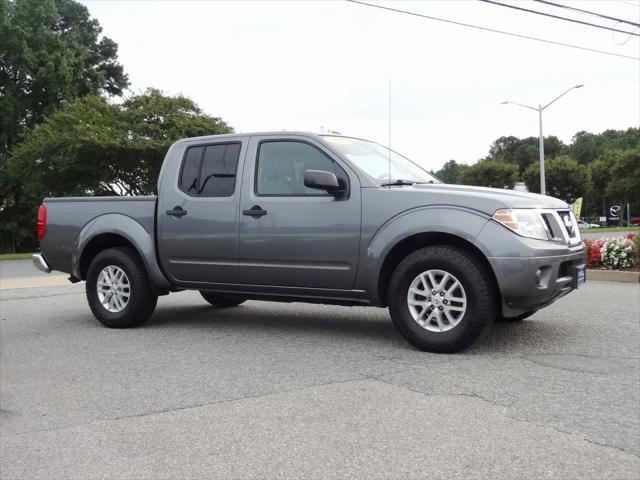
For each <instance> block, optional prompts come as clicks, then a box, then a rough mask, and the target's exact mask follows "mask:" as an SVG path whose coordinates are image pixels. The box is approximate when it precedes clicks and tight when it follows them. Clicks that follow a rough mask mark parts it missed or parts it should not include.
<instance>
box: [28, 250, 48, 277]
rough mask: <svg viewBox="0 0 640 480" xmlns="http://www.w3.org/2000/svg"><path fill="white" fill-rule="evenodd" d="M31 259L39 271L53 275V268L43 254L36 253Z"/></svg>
mask: <svg viewBox="0 0 640 480" xmlns="http://www.w3.org/2000/svg"><path fill="white" fill-rule="evenodd" d="M31 259H32V261H33V266H34V267H36V268H37V269H38V270H40V271H41V272H44V273H51V267H50V266H49V264H48V263H47V261H46V260H45V259H44V257H43V256H42V254H41V253H34V254H33V256H32V257H31Z"/></svg>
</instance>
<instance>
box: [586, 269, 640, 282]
mask: <svg viewBox="0 0 640 480" xmlns="http://www.w3.org/2000/svg"><path fill="white" fill-rule="evenodd" d="M587 280H589V281H596V282H620V283H640V272H623V271H619V270H590V269H587Z"/></svg>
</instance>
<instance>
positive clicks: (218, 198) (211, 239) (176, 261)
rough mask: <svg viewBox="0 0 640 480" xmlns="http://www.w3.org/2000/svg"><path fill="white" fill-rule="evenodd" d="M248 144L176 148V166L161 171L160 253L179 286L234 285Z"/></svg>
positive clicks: (239, 139) (237, 139) (238, 141)
mask: <svg viewBox="0 0 640 480" xmlns="http://www.w3.org/2000/svg"><path fill="white" fill-rule="evenodd" d="M247 141H248V138H247V137H234V138H233V140H227V141H224V140H220V141H217V142H208V143H204V144H199V143H197V142H195V143H191V144H187V145H186V146H180V147H178V148H180V149H181V150H180V151H178V152H176V154H175V157H177V158H178V159H179V160H178V159H177V160H176V165H167V166H165V168H166V175H167V178H163V180H162V182H163V183H162V192H161V194H160V195H159V197H158V202H159V203H158V247H159V253H160V255H159V256H160V260H161V262H162V266H163V269H164V271H165V272H166V273H167V275H168V276H170V277H171V279H172V280H173V281H174V282H175V283H177V284H178V285H185V286H189V285H193V284H194V283H238V279H239V272H238V209H239V204H240V181H239V179H238V177H240V176H241V172H242V168H241V167H242V159H243V158H244V155H245V152H246V148H247ZM168 158H170V156H168ZM178 163H179V165H178Z"/></svg>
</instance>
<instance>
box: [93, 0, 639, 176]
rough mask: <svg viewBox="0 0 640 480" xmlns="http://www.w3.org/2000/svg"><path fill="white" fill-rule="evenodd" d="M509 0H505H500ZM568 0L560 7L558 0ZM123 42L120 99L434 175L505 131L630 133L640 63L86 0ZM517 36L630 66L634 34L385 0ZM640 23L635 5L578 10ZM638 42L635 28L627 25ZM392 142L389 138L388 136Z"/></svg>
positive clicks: (422, 24) (332, 15)
mask: <svg viewBox="0 0 640 480" xmlns="http://www.w3.org/2000/svg"><path fill="white" fill-rule="evenodd" d="M499 1H501V2H502V3H512V2H509V0H499ZM561 1H562V0H555V2H561ZM83 3H84V4H85V5H86V6H87V7H88V9H89V11H90V13H91V15H92V16H93V17H95V18H96V19H98V21H99V22H100V24H101V25H102V27H103V34H104V35H106V36H108V37H110V38H111V39H113V40H114V41H115V42H117V43H118V45H119V49H118V56H119V60H120V62H121V63H122V64H123V65H124V67H125V71H126V72H127V73H128V75H129V79H130V82H131V86H130V92H129V94H131V93H140V92H142V91H144V89H145V88H147V87H155V88H159V89H161V90H162V91H163V92H164V93H165V94H170V95H176V94H182V95H185V96H188V97H190V98H192V99H193V100H194V101H196V103H197V104H198V105H199V106H200V107H201V108H202V109H203V110H204V111H205V112H206V113H208V114H211V115H214V116H218V117H221V118H223V119H224V120H225V121H227V122H229V123H230V124H231V125H232V126H233V127H234V129H235V130H236V131H237V132H256V131H272V130H277V131H279V130H304V131H312V132H319V131H321V130H332V131H338V132H340V133H342V134H343V135H351V136H357V137H363V138H367V139H370V140H374V141H377V142H379V143H382V144H384V145H388V144H389V143H390V145H391V148H392V149H394V150H396V151H398V152H400V153H402V154H404V155H405V156H408V157H409V158H411V159H413V160H414V161H416V162H417V163H419V164H421V165H422V166H423V167H425V168H427V169H434V170H437V169H438V168H440V167H441V166H442V164H443V163H444V162H446V161H448V160H450V159H455V160H456V161H458V162H461V163H473V162H475V161H477V160H478V159H480V158H482V157H484V156H486V155H487V153H488V149H489V146H490V144H491V143H492V142H493V141H494V140H495V139H497V138H498V137H501V136H506V135H514V136H517V137H528V136H536V137H537V136H538V114H537V112H535V111H532V110H527V109H524V108H521V107H517V106H514V105H502V104H501V102H503V101H505V100H511V101H514V102H518V103H523V104H527V105H534V106H537V105H538V104H543V105H544V104H546V103H547V102H548V101H550V100H551V99H553V98H554V97H556V96H557V95H559V94H560V93H562V92H563V91H565V90H566V89H568V88H570V87H571V86H573V85H576V84H584V88H581V89H579V90H572V91H571V92H569V93H568V94H567V95H566V96H564V97H563V98H562V99H561V100H559V101H558V102H556V103H554V104H553V105H552V106H550V107H549V108H548V109H547V110H545V111H544V113H543V128H544V134H545V135H556V136H557V137H559V138H560V139H561V140H563V141H564V142H567V143H568V142H570V141H571V137H572V136H573V135H574V134H575V133H576V132H579V131H582V130H584V131H588V132H594V133H598V132H601V131H603V130H606V129H626V128H629V127H638V126H639V125H640V62H639V61H637V60H632V59H628V58H619V57H614V56H608V55H603V54H599V53H593V52H587V51H583V50H576V49H572V48H566V47H561V46H557V45H549V44H544V43H540V42H535V41H531V40H525V39H520V38H515V37H510V36H505V35H499V34H496V33H491V32H485V31H479V30H475V29H470V28H466V27H460V26H456V25H451V24H445V23H441V22H436V21H432V20H427V19H424V18H418V17H414V16H410V15H405V14H400V13H395V12H391V11H385V10H381V9H378V8H372V7H366V6H362V5H358V4H354V3H349V2H346V1H341V0H325V1H299V2H294V1H277V2H276V1H273V2H272V1H268V0H262V1H221V0H218V1H206V0H200V1H187V0H174V1H171V0H156V1H152V0H145V1H136V0H120V1H117V0H86V1H84V2H83ZM371 3H376V4H378V5H382V6H388V7H392V8H396V9H402V10H408V11H412V12H416V13H420V14H424V15H430V16H435V17H440V18H445V19H450V20H455V21H458V22H465V23H471V24H475V25H480V26H484V27H488V28H494V29H498V30H505V31H508V32H514V33H518V34H521V35H529V36H534V37H541V38H545V39H548V40H553V41H558V42H564V43H571V44H576V45H580V46H583V47H588V48H594V49H599V50H607V51H610V52H615V53H619V54H623V55H630V56H634V57H640V37H638V36H629V35H624V34H621V33H616V32H611V31H608V30H602V29H596V28H592V27H587V26H583V25H578V24H573V23H569V22H565V21H560V20H556V19H553V18H548V17H542V16H538V15H533V14H530V13H525V12H520V11H516V10H513V9H509V8H504V7H500V6H497V5H493V4H488V3H483V2H478V1H471V0H447V1H436V0H431V1H382V2H371ZM565 4H567V5H570V6H572V7H575V8H581V9H583V10H589V11H592V12H598V13H602V14H605V15H608V16H611V17H616V18H621V19H625V20H629V21H632V22H635V23H640V1H638V0H607V1H572V2H569V3H565ZM517 5H518V6H521V7H524V8H531V9H535V10H540V11H544V12H547V13H553V14H556V15H561V16H570V17H571V18H575V19H577V20H581V21H586V22H591V23H600V24H603V25H605V26H608V27H616V28H619V29H623V28H628V29H629V30H631V29H633V27H632V26H629V25H625V24H616V22H615V21H610V20H603V19H598V18H596V17H594V16H591V15H585V14H582V13H577V12H573V13H572V12H570V11H568V10H567V9H562V8H557V7H553V6H549V5H543V4H541V3H537V2H535V1H528V0H523V1H519V2H517ZM635 32H636V33H640V29H636V30H635ZM389 133H390V135H389Z"/></svg>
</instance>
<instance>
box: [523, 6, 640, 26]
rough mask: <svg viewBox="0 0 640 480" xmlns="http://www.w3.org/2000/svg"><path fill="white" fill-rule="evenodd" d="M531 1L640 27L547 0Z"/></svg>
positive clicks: (636, 24)
mask: <svg viewBox="0 0 640 480" xmlns="http://www.w3.org/2000/svg"><path fill="white" fill-rule="evenodd" d="M533 1H534V2H538V3H544V4H546V5H552V6H554V7H560V8H566V9H568V10H573V11H576V12H580V13H586V14H587V15H593V16H594V17H600V18H604V19H606V20H613V21H614V22H618V23H626V24H629V25H633V26H634V27H640V23H634V22H629V21H628V20H623V19H621V18H616V17H610V16H608V15H602V14H601V13H597V12H590V11H589V10H582V9H581V8H575V7H570V6H569V5H563V4H561V3H554V2H549V1H547V0H533Z"/></svg>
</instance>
